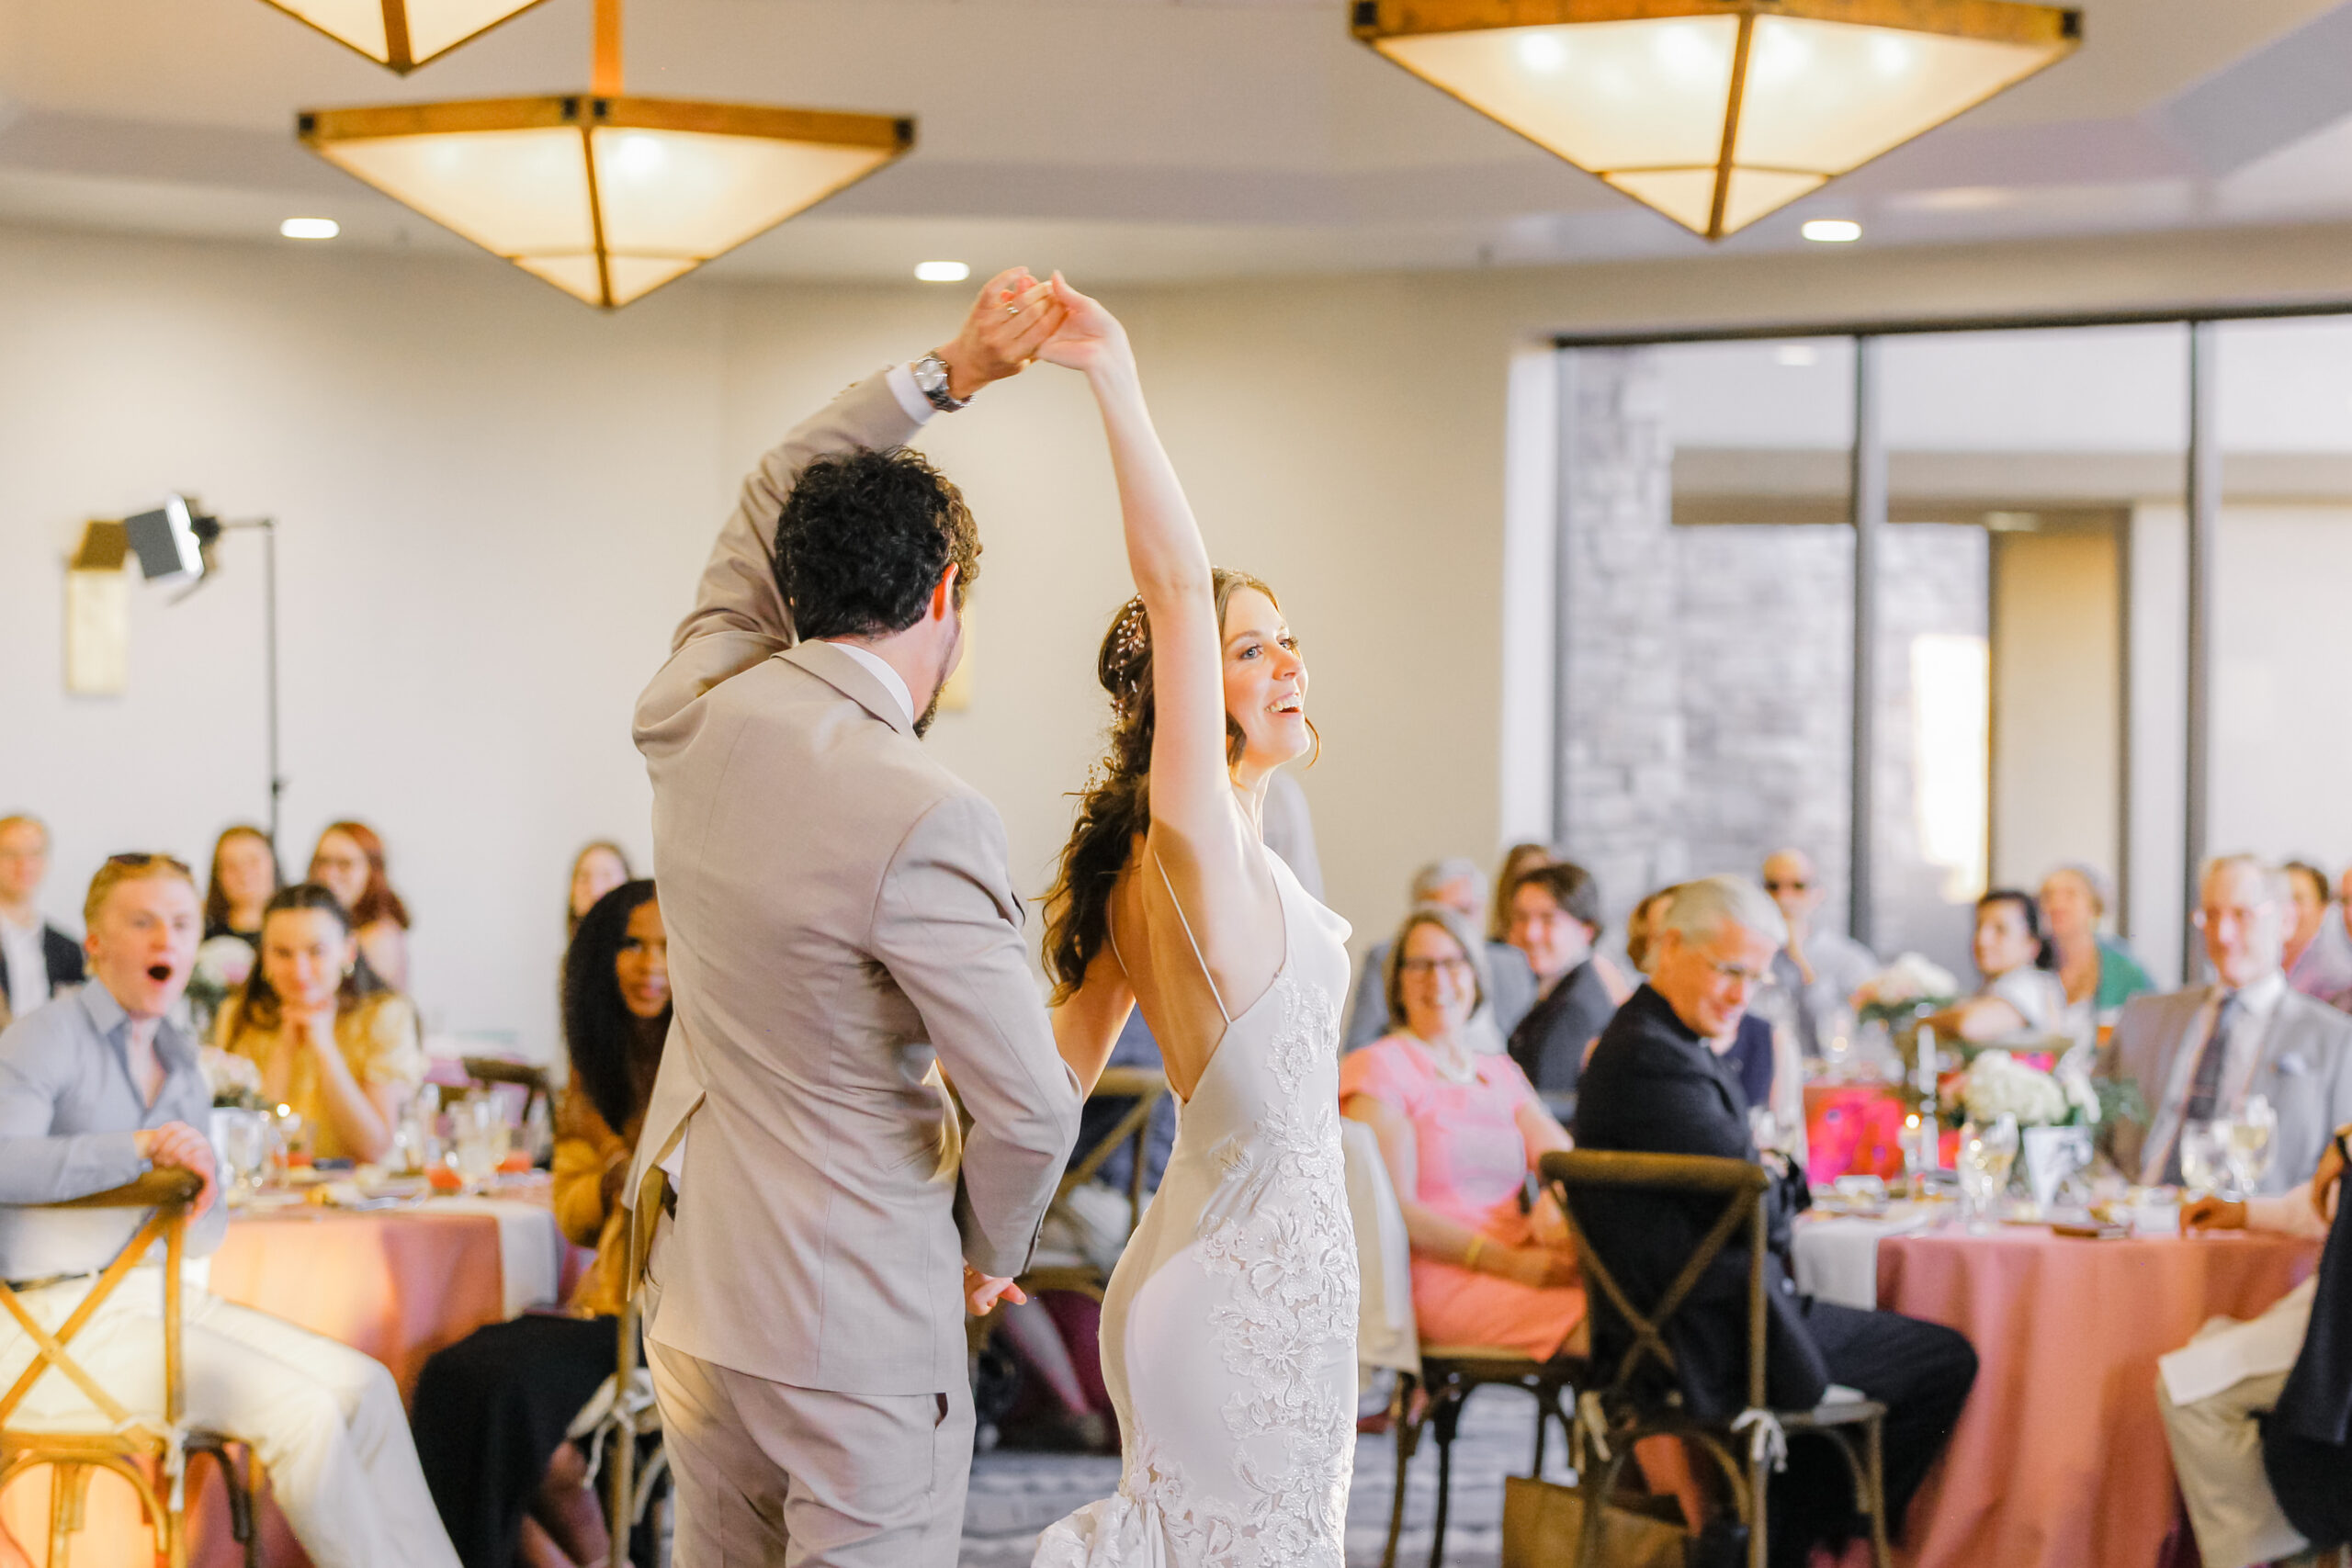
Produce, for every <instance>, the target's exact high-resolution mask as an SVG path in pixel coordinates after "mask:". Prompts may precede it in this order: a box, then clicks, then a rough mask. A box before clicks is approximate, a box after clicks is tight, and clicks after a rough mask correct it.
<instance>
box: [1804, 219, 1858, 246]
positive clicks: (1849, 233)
mask: <svg viewBox="0 0 2352 1568" xmlns="http://www.w3.org/2000/svg"><path fill="white" fill-rule="evenodd" d="M1799 232H1801V233H1803V234H1804V237H1805V238H1806V239H1808V240H1814V241H1817V242H1818V243H1822V244H1825V245H1844V244H1850V243H1853V242H1854V241H1856V240H1859V239H1860V238H1861V237H1862V226H1861V225H1860V224H1859V223H1857V222H1855V221H1854V220H1852V219H1850V218H1815V219H1814V220H1811V221H1810V222H1808V223H1806V224H1805V226H1804V229H1802V230H1800V231H1799Z"/></svg>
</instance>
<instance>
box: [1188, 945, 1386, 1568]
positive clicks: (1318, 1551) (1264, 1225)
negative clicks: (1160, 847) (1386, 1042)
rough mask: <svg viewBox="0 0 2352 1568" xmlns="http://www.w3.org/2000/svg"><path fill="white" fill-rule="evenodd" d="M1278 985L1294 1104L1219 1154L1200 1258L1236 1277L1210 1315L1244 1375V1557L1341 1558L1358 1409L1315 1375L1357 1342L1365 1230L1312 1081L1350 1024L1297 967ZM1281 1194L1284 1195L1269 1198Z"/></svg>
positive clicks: (1237, 1410)
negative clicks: (1359, 1243)
mask: <svg viewBox="0 0 2352 1568" xmlns="http://www.w3.org/2000/svg"><path fill="white" fill-rule="evenodd" d="M1277 984H1279V985H1280V986H1281V987H1283V995H1282V997H1281V998H1279V1003H1278V1005H1279V1006H1280V1008H1281V1021H1280V1022H1279V1024H1278V1025H1277V1026H1276V1029H1275V1032H1274V1035H1273V1039H1272V1042H1271V1050H1270V1051H1269V1054H1268V1055H1269V1060H1268V1066H1269V1067H1270V1068H1271V1069H1272V1073H1273V1076H1274V1079H1275V1081H1276V1083H1278V1084H1279V1085H1280V1086H1281V1089H1282V1095H1283V1098H1282V1101H1281V1103H1280V1104H1279V1105H1278V1106H1276V1107H1275V1108H1274V1110H1273V1111H1272V1114H1270V1115H1269V1116H1268V1117H1267V1118H1266V1119H1265V1120H1264V1121H1263V1122H1261V1123H1260V1125H1259V1127H1258V1128H1257V1130H1256V1136H1255V1138H1254V1139H1253V1140H1252V1143H1253V1144H1254V1145H1255V1146H1254V1147H1251V1146H1249V1145H1241V1144H1240V1143H1239V1141H1238V1140H1230V1141H1228V1143H1227V1145H1226V1146H1225V1147H1224V1148H1222V1149H1220V1150H1219V1151H1218V1154H1219V1157H1220V1160H1221V1162H1222V1163H1223V1164H1224V1167H1225V1169H1226V1181H1225V1186H1226V1190H1225V1191H1224V1192H1221V1193H1220V1194H1219V1201H1216V1202H1214V1203H1213V1204H1212V1205H1211V1206H1210V1208H1209V1209H1208V1211H1207V1212H1205V1213H1204V1214H1203V1216H1202V1226H1201V1230H1202V1234H1201V1261H1202V1265H1203V1267H1204V1269H1207V1271H1208V1272H1209V1274H1210V1275H1211V1276H1213V1277H1214V1276H1224V1277H1227V1278H1230V1279H1232V1280H1233V1281H1234V1284H1235V1290H1234V1292H1233V1296H1232V1299H1231V1300H1230V1301H1229V1302H1228V1303H1227V1304H1226V1305H1224V1306H1222V1307H1219V1308H1218V1309H1217V1310H1216V1313H1215V1314H1213V1315H1212V1317H1211V1320H1210V1321H1211V1325H1212V1327H1213V1328H1214V1330H1215V1331H1216V1338H1217V1342H1218V1345H1219V1346H1220V1348H1222V1349H1223V1351H1224V1353H1225V1363H1226V1367H1227V1370H1228V1371H1231V1372H1233V1373H1234V1375H1235V1376H1236V1377H1237V1378H1238V1379H1239V1380H1240V1383H1241V1391H1240V1392H1237V1393H1234V1394H1233V1395H1232V1396H1231V1397H1230V1398H1229V1399H1227V1401H1226V1406H1225V1424H1226V1429H1227V1431H1228V1432H1229V1433H1230V1434H1231V1435H1232V1436H1233V1438H1234V1439H1235V1441H1236V1443H1237V1444H1238V1446H1239V1454H1238V1458H1237V1460H1236V1461H1235V1465H1234V1472H1235V1473H1236V1474H1237V1475H1238V1476H1239V1478H1240V1479H1241V1482H1242V1483H1243V1484H1244V1485H1246V1486H1247V1487H1248V1488H1249V1489H1250V1493H1251V1494H1252V1495H1253V1506H1251V1508H1250V1513H1249V1517H1248V1519H1247V1521H1246V1523H1245V1524H1244V1526H1243V1533H1242V1535H1241V1537H1240V1539H1239V1542H1238V1547H1239V1548H1246V1555H1245V1554H1241V1553H1240V1551H1237V1554H1236V1555H1235V1557H1234V1561H1235V1562H1237V1563H1246V1564H1253V1565H1254V1564H1258V1563H1270V1564H1271V1563H1285V1564H1286V1563H1309V1564H1323V1563H1329V1564H1330V1568H1339V1563H1340V1539H1341V1532H1342V1527H1343V1526H1344V1525H1345V1523H1346V1517H1345V1515H1346V1509H1347V1480H1348V1465H1349V1461H1350V1460H1351V1457H1352V1451H1353V1445H1352V1443H1351V1438H1352V1435H1353V1431H1354V1421H1353V1416H1354V1412H1353V1411H1351V1410H1350V1409H1348V1408H1347V1407H1346V1406H1345V1405H1344V1404H1340V1403H1338V1402H1335V1401H1334V1400H1333V1399H1332V1398H1331V1397H1330V1390H1329V1386H1328V1382H1329V1380H1318V1379H1317V1377H1316V1375H1315V1374H1316V1372H1317V1371H1318V1370H1319V1369H1320V1366H1321V1364H1322V1363H1323V1362H1324V1361H1325V1360H1326V1359H1329V1354H1330V1352H1331V1350H1332V1348H1334V1347H1336V1346H1353V1344H1354V1343H1355V1332H1356V1306H1357V1293H1358V1282H1357V1279H1356V1247H1355V1230H1354V1225H1353V1223H1352V1222H1351V1220H1350V1218H1349V1216H1348V1211H1347V1205H1346V1201H1345V1193H1346V1190H1347V1188H1346V1181H1347V1172H1346V1166H1345V1160H1344V1156H1342V1155H1341V1153H1340V1121H1339V1106H1338V1103H1337V1096H1336V1093H1335V1091H1334V1089H1332V1088H1329V1087H1325V1088H1324V1089H1323V1091H1322V1092H1320V1093H1317V1092H1316V1086H1313V1085H1311V1084H1310V1079H1312V1078H1314V1077H1316V1076H1317V1073H1316V1069H1317V1066H1323V1065H1326V1064H1327V1063H1328V1058H1329V1049H1330V1046H1329V1042H1330V1041H1331V1040H1332V1039H1333V1037H1334V1036H1335V1034H1336V1033H1337V1031H1338V1024H1339V1020H1338V1012H1337V1010H1336V1009H1334V1008H1333V1007H1332V1005H1331V1002H1330V999H1329V998H1327V997H1325V996H1323V995H1322V994H1321V993H1319V992H1317V991H1313V990H1309V989H1307V988H1306V987H1301V986H1299V985H1297V984H1296V983H1295V981H1293V980H1291V979H1289V978H1288V977H1287V976H1286V977H1284V978H1283V979H1282V980H1281V981H1279V982H1277ZM1325 1076H1328V1074H1326V1075H1325ZM1232 1156H1238V1157H1232ZM1269 1196H1272V1197H1274V1198H1275V1199H1276V1201H1272V1202H1261V1201H1260V1200H1261V1199H1264V1198H1267V1197H1269ZM1285 1200H1287V1201H1285ZM1264 1438H1273V1439H1274V1445H1273V1446H1275V1447H1276V1448H1277V1449H1278V1451H1279V1452H1280V1454H1281V1460H1280V1462H1279V1463H1274V1464H1269V1463H1267V1462H1265V1460H1264V1458H1263V1457H1262V1456H1263V1455H1264V1452H1265V1450H1266V1448H1267V1447H1268V1446H1269V1445H1268V1444H1266V1443H1265V1442H1263V1441H1260V1440H1259V1439H1264Z"/></svg>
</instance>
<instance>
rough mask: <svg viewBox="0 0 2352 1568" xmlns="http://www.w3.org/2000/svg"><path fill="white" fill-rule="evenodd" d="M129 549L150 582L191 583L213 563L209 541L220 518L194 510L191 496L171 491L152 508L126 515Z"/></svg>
mask: <svg viewBox="0 0 2352 1568" xmlns="http://www.w3.org/2000/svg"><path fill="white" fill-rule="evenodd" d="M122 526H123V529H124V531H125V532H126V533H127V534H129V535H130V548H131V552H132V553H133V554H134V555H136V556H137V557H138V558H139V575H140V576H141V577H143V578H145V579H146V580H147V581H150V582H185V583H187V584H188V585H189V586H190V587H194V586H195V585H196V584H197V583H198V582H200V581H203V578H204V574H205V573H206V572H207V571H208V570H210V568H211V564H212V543H213V541H214V540H216V539H218V538H219V537H220V519H219V518H217V517H208V516H206V515H204V514H203V513H200V512H198V510H197V502H196V500H195V498H194V497H192V496H186V495H171V496H166V497H164V504H163V505H162V506H161V507H159V508H158V509H156V510H155V511H153V512H142V513H140V514H139V515H138V516H136V517H127V518H125V519H123V524H122Z"/></svg>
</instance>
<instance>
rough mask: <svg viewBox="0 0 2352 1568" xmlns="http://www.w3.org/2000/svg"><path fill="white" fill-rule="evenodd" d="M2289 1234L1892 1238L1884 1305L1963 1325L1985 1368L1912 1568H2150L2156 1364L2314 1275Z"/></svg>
mask: <svg viewBox="0 0 2352 1568" xmlns="http://www.w3.org/2000/svg"><path fill="white" fill-rule="evenodd" d="M2317 1254H2318V1248H2317V1246H2316V1244H2315V1243H2312V1242H2309V1241H2301V1240H2296V1239H2292V1238H2289V1237H2285V1236H2275V1235H2211V1236H2199V1237H2194V1238H2189V1239H2183V1238H2180V1237H2152V1238H2145V1239H2138V1238H2135V1239H2131V1240H2123V1241H2088V1240H2077V1239H2072V1238H2068V1237H2063V1236H2056V1235H2052V1234H2051V1233H2050V1232H2048V1231H2046V1230H2041V1229H2027V1228H2021V1227H2017V1228H2010V1229H2007V1230H2004V1231H2001V1232H1999V1233H1997V1234H1996V1235H1987V1236H1972V1235H1965V1234H1962V1233H1955V1232H1939V1233H1934V1234H1930V1235H1908V1236H1890V1237H1887V1238H1886V1239H1884V1240H1883V1241H1881V1242H1880V1243H1879V1247H1878V1300H1879V1305H1881V1306H1882V1307H1886V1308H1889V1309H1891V1310H1893V1311H1895V1312H1900V1313H1906V1314H1909V1315H1911V1316H1913V1317H1921V1318H1926V1319H1928V1321H1930V1322H1934V1323H1941V1324H1946V1325H1950V1326H1951V1327H1953V1328H1957V1329H1959V1330H1960V1331H1961V1332H1962V1333H1963V1334H1965V1335H1967V1336H1968V1338H1969V1342H1970V1343H1971V1344H1973V1346H1975V1347H1976V1354H1977V1358H1978V1359H1979V1361H1980V1363H1981V1370H1980V1371H1978V1373H1977V1378H1976V1387H1975V1391H1974V1392H1973V1393H1971V1394H1970V1396H1969V1401H1968V1408H1967V1409H1966V1411H1964V1412H1963V1413H1962V1416H1961V1419H1960V1427H1959V1429H1958V1430H1957V1431H1956V1432H1955V1433H1954V1434H1953V1436H1952V1441H1951V1450H1949V1452H1948V1453H1947V1454H1946V1456H1945V1459H1944V1461H1943V1463H1942V1465H1941V1466H1940V1467H1939V1470H1938V1472H1937V1474H1936V1475H1935V1476H1934V1477H1931V1478H1930V1480H1929V1481H1928V1486H1927V1488H1926V1489H1925V1491H1924V1492H1923V1493H1922V1494H1921V1495H1920V1496H1919V1498H1918V1499H1917V1502H1916V1503H1915V1504H1914V1505H1913V1507H1912V1511H1911V1517H1910V1528H1909V1530H1908V1532H1907V1540H1908V1542H1909V1544H1908V1547H1907V1548H1906V1549H1905V1551H1904V1552H1903V1553H1902V1557H1903V1560H1904V1562H1905V1563H1906V1564H1908V1565H1909V1568H1981V1565H1983V1564H1986V1563H1999V1564H2001V1565H2002V1568H2153V1564H2154V1562H2156V1555H2157V1551H2158V1549H2159V1547H2160V1546H2161V1545H2162V1544H2163V1542H2164V1540H2165V1534H2166V1532H2167V1531H2169V1530H2170V1529H2171V1528H2172V1522H2173V1516H2174V1508H2175V1503H2174V1493H2173V1477H2172V1460H2171V1456H2170V1454H2169V1452H2168V1451H2167V1450H2166V1449H2165V1436H2164V1427H2163V1424H2162V1422H2161V1420H2160V1419H2159V1417H2158V1416H2157V1414H2156V1393H2155V1381H2156V1358H2157V1357H2158V1356H2161V1355H2163V1354H2164V1353H2165V1352H2166V1351H2168V1350H2174V1349H2177V1348H2179V1347H2180V1346H2182V1345H2185V1344H2187V1343H2188V1337H2189V1336H2190V1335H2191V1334H2194V1333H2195V1332H2196V1331H2197V1328H2198V1325H2199V1324H2201V1323H2203V1322H2204V1321H2205V1320H2206V1319H2207V1318H2209V1317H2212V1316H2215V1315H2226V1316H2230V1317H2253V1316H2255V1315H2256V1314H2259V1313H2261V1312H2262V1311H2263V1309H2265V1308H2266V1307H2267V1306H2269V1305H2270V1303H2273V1302H2275V1301H2277V1300H2278V1298H2279V1297H2280V1296H2282V1295H2284V1294H2286V1293H2287V1292H2288V1291H2289V1290H2290V1289H2291V1288H2293V1286H2294V1285H2295V1284H2296V1283H2297V1282H2298V1281H2299V1280H2301V1279H2302V1278H2303V1277H2304V1276H2306V1275H2308V1274H2309V1273H2310V1272H2311V1269H2312V1261H2313V1259H2314V1258H2316V1257H2317Z"/></svg>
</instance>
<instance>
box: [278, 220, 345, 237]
mask: <svg viewBox="0 0 2352 1568" xmlns="http://www.w3.org/2000/svg"><path fill="white" fill-rule="evenodd" d="M277 231H278V232H279V233H281V234H283V235H285V236H286V237H287V238H288V239H289V240H332V239H334V237H335V236H336V235H337V234H340V233H342V232H343V225H342V224H340V223H338V222H336V221H335V220H334V219H332V218H288V220H286V221H285V222H283V223H280V224H279V225H278V226H277Z"/></svg>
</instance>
